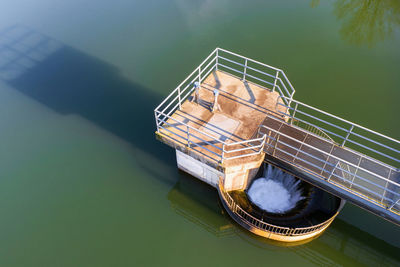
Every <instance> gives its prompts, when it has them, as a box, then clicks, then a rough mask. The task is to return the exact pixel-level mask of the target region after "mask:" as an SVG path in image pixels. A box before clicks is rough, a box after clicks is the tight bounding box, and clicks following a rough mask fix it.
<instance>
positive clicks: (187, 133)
mask: <svg viewBox="0 0 400 267" xmlns="http://www.w3.org/2000/svg"><path fill="white" fill-rule="evenodd" d="M186 135H187V145H188V147H190V140H189V138H190V134H189V125H186Z"/></svg>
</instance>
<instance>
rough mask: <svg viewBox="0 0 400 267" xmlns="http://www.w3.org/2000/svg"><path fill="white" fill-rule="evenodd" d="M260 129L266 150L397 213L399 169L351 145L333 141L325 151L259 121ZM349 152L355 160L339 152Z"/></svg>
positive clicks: (399, 198) (399, 190)
mask: <svg viewBox="0 0 400 267" xmlns="http://www.w3.org/2000/svg"><path fill="white" fill-rule="evenodd" d="M268 116H269V117H273V116H270V115H268ZM282 123H283V124H287V125H290V122H289V123H286V122H283V121H282ZM298 129H299V130H300V131H302V132H303V133H304V134H309V132H308V131H307V130H304V129H300V128H298ZM259 133H260V134H261V135H263V136H264V135H265V134H266V135H267V138H266V139H267V141H266V143H265V147H266V151H268V152H267V153H269V154H271V155H273V156H274V157H276V158H279V159H281V160H283V161H284V162H288V163H290V164H292V165H295V166H297V167H299V168H301V169H304V168H306V169H307V170H310V169H312V170H313V172H314V173H315V175H314V176H315V177H320V178H321V179H323V180H324V181H327V182H328V183H331V184H334V185H335V186H338V187H340V188H342V189H345V190H346V191H350V192H351V193H353V194H354V195H357V196H360V197H362V198H363V199H365V200H368V201H369V202H372V203H374V204H376V205H379V206H382V207H384V208H385V209H388V210H390V211H392V212H396V213H398V214H400V201H399V200H400V184H399V183H398V182H396V181H393V180H392V178H393V177H398V176H399V171H398V169H396V168H394V167H392V166H389V165H387V164H385V163H383V162H380V161H378V160H375V159H374V158H371V157H368V156H366V155H364V154H361V153H357V152H356V151H353V150H351V149H348V148H345V147H340V146H339V145H337V144H334V142H332V149H331V150H330V151H329V152H327V151H324V150H321V149H319V148H317V147H315V146H313V145H310V144H307V143H306V142H304V140H299V139H296V138H294V137H292V136H290V135H288V134H284V133H282V132H281V131H280V130H279V129H278V130H277V129H274V128H272V127H269V126H267V125H261V126H260V128H259ZM316 136H317V135H316ZM322 138H323V137H322ZM335 146H337V147H340V148H341V149H343V153H339V152H338V151H336V152H335V150H334V147H335ZM348 153H351V154H352V155H357V158H356V159H357V163H354V162H350V160H349V159H346V157H342V156H341V155H344V154H346V155H347V157H348ZM361 162H369V163H370V164H369V165H368V166H364V165H362V164H360V163H361ZM372 164H373V165H372ZM308 166H309V167H308ZM383 170H384V171H383ZM382 173H387V175H386V176H385V175H382Z"/></svg>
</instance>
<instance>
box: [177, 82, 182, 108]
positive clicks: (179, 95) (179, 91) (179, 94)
mask: <svg viewBox="0 0 400 267" xmlns="http://www.w3.org/2000/svg"><path fill="white" fill-rule="evenodd" d="M178 101H179V110H181V109H182V104H181V102H182V100H181V87H180V86H178Z"/></svg>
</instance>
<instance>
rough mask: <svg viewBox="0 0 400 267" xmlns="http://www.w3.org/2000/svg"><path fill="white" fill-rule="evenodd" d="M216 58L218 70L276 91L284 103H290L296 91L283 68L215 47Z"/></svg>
mask: <svg viewBox="0 0 400 267" xmlns="http://www.w3.org/2000/svg"><path fill="white" fill-rule="evenodd" d="M217 58H218V59H217V68H218V69H219V70H223V71H225V72H228V73H230V74H232V75H234V76H236V77H238V78H240V79H242V80H243V81H246V82H251V83H255V84H257V85H258V86H261V87H264V88H267V89H268V90H270V91H272V92H274V91H277V92H278V93H279V95H280V96H281V97H282V99H284V100H283V101H284V102H285V104H287V105H290V103H291V99H292V98H293V95H294V93H295V92H296V91H295V89H294V87H293V85H292V84H291V83H290V81H289V79H288V78H287V76H286V74H285V72H284V71H283V70H281V69H278V68H275V67H272V66H270V65H267V64H264V63H261V62H259V61H256V60H254V59H251V58H248V57H244V56H241V55H238V54H236V53H233V52H230V51H228V50H225V49H222V48H218V49H217ZM283 97H284V98H283Z"/></svg>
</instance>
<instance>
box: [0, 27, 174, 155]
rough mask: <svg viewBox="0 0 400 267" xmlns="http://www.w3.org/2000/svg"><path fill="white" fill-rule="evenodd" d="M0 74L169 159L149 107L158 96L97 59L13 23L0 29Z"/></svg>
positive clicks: (47, 103) (52, 105)
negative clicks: (156, 132) (156, 135)
mask: <svg viewBox="0 0 400 267" xmlns="http://www.w3.org/2000/svg"><path fill="white" fill-rule="evenodd" d="M0 79H1V80H3V81H5V82H6V83H7V84H8V85H10V86H11V87H13V88H15V89H16V90H18V91H20V92H22V93H23V94H25V95H27V96H29V97H31V98H33V99H35V100H37V101H38V102H40V103H42V104H44V105H45V106H47V107H49V108H51V109H52V110H54V111H56V112H58V113H60V114H65V115H67V114H77V115H79V116H82V117H84V118H86V119H87V120H89V121H91V122H93V123H95V124H96V125H98V126H100V127H101V128H103V129H105V130H107V131H109V132H111V133H112V134H114V135H116V136H118V137H120V138H122V139H123V140H125V141H127V142H129V143H131V144H132V145H133V146H134V147H136V148H139V149H141V150H142V151H145V152H147V153H150V154H151V155H152V156H154V157H157V158H162V161H165V160H166V159H171V162H172V160H174V157H173V156H171V157H165V154H166V153H169V154H171V153H172V150H171V149H168V148H167V147H166V146H160V145H159V143H158V142H156V140H155V137H154V131H155V124H154V112H153V109H154V108H155V107H156V105H157V104H158V103H160V101H161V99H162V96H161V95H158V94H156V93H154V92H152V91H151V90H150V89H148V88H145V87H143V86H141V85H139V84H136V83H133V82H131V81H129V80H128V79H126V78H124V77H123V76H122V75H121V73H120V72H119V71H118V69H117V68H116V67H114V66H112V65H110V64H108V63H106V62H104V61H102V60H100V59H97V58H94V57H92V56H89V55H87V54H85V53H82V52H80V51H78V50H76V49H74V48H72V47H70V46H66V45H62V44H60V43H59V42H58V41H56V40H54V39H51V38H49V37H47V36H45V35H43V34H41V33H38V32H36V31H33V30H31V29H29V28H27V27H23V26H19V25H17V26H12V27H9V28H7V29H5V30H3V31H1V32H0ZM160 155H163V156H160ZM171 155H172V154H171Z"/></svg>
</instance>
